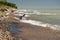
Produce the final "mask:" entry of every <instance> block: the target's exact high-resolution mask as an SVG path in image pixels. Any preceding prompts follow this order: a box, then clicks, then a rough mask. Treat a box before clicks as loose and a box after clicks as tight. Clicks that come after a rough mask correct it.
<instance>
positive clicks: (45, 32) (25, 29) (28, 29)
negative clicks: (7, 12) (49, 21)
mask: <svg viewBox="0 0 60 40" xmlns="http://www.w3.org/2000/svg"><path fill="white" fill-rule="evenodd" d="M18 28H19V30H20V32H18V33H13V35H14V36H15V37H16V38H17V39H21V40H60V31H58V30H53V29H50V28H47V27H41V26H34V25H31V24H27V23H20V24H19V26H18Z"/></svg>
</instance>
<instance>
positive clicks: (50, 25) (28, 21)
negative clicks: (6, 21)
mask: <svg viewBox="0 0 60 40" xmlns="http://www.w3.org/2000/svg"><path fill="white" fill-rule="evenodd" d="M20 22H24V23H29V24H32V25H36V26H41V27H49V28H52V29H55V30H59V29H58V28H57V27H59V25H52V24H49V23H44V22H41V21H35V20H31V19H29V20H26V19H25V20H20Z"/></svg>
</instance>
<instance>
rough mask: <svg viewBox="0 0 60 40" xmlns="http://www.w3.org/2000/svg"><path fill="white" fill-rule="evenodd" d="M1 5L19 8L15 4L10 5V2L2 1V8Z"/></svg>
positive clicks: (0, 3)
mask: <svg viewBox="0 0 60 40" xmlns="http://www.w3.org/2000/svg"><path fill="white" fill-rule="evenodd" d="M1 5H6V6H10V7H13V8H17V6H16V4H14V3H9V2H3V1H0V6H1Z"/></svg>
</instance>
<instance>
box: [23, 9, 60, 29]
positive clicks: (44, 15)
mask: <svg viewBox="0 0 60 40" xmlns="http://www.w3.org/2000/svg"><path fill="white" fill-rule="evenodd" d="M27 14H28V15H29V16H30V17H29V19H28V20H27V18H26V20H23V22H25V23H30V24H33V25H39V26H41V25H43V26H46V25H48V24H49V25H48V26H49V27H51V28H56V29H59V30H60V10H59V12H58V10H57V12H56V10H55V11H54V12H53V11H52V12H40V13H27Z"/></svg>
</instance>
